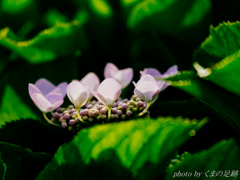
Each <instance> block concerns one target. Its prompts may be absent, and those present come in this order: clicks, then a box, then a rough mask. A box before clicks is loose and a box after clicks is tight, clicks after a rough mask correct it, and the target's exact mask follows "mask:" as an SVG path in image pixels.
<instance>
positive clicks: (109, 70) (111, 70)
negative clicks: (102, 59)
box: [104, 63, 119, 78]
mask: <svg viewBox="0 0 240 180" xmlns="http://www.w3.org/2000/svg"><path fill="white" fill-rule="evenodd" d="M118 71H119V69H118V68H117V66H115V65H114V64H113V63H107V64H106V66H105V68H104V77H105V78H113V77H114V76H115V74H116V73H117V72H118Z"/></svg>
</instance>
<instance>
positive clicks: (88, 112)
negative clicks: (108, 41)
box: [29, 63, 177, 132]
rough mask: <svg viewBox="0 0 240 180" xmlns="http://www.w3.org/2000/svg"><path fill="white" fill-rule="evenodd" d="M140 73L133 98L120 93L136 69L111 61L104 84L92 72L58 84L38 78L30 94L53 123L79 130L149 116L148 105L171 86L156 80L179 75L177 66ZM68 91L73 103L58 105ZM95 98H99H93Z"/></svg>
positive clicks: (31, 87)
mask: <svg viewBox="0 0 240 180" xmlns="http://www.w3.org/2000/svg"><path fill="white" fill-rule="evenodd" d="M140 73H141V78H140V80H139V81H138V82H137V83H135V82H133V84H134V86H135V89H134V95H133V96H132V98H131V99H130V100H128V99H123V100H122V99H121V98H120V95H121V92H122V89H123V88H125V87H126V86H128V84H129V83H130V82H131V81H132V78H133V69H132V68H126V69H122V70H119V69H118V68H117V67H116V66H115V65H114V64H112V63H108V64H107V65H106V67H105V70H104V76H105V80H103V81H102V82H101V83H100V80H99V78H98V77H97V75H96V74H94V73H93V72H90V73H88V74H87V75H86V76H85V77H84V78H82V79H81V80H80V81H78V80H73V81H72V82H71V83H69V84H67V83H61V84H59V85H58V86H55V85H53V84H52V83H51V82H49V81H48V80H46V79H39V80H38V81H37V82H36V83H35V84H29V95H30V97H31V99H32V100H33V102H34V104H35V105H36V106H37V107H38V108H39V109H40V110H41V111H42V112H43V116H44V118H45V119H46V120H47V121H48V122H49V123H50V124H53V125H55V126H60V127H62V128H67V129H69V130H70V131H73V132H76V131H78V130H79V129H80V128H81V127H85V126H89V125H92V124H96V123H104V122H110V120H111V122H113V121H115V120H116V121H119V120H128V119H132V118H135V117H136V116H148V115H149V111H148V108H149V107H150V105H151V104H152V103H153V102H154V101H155V100H156V98H157V97H158V94H159V92H161V91H162V90H163V89H165V88H166V87H167V86H168V85H167V84H166V83H165V81H162V80H157V79H158V78H159V77H162V76H166V75H173V74H176V73H177V66H173V67H171V68H169V69H168V71H167V72H166V73H164V74H161V73H160V72H159V71H158V70H156V69H153V68H148V69H144V71H142V72H140ZM66 94H67V96H68V98H69V100H70V101H71V102H72V104H73V105H70V106H69V107H67V108H59V107H60V106H61V105H62V104H63V99H64V97H65V95H66ZM93 97H95V98H96V99H97V100H98V101H96V100H92V101H91V99H92V98H93ZM54 110H56V112H53V111H54ZM48 112H51V113H52V114H53V116H52V119H51V120H49V119H48V117H47V115H46V114H47V113H48Z"/></svg>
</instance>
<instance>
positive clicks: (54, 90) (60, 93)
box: [45, 87, 62, 97]
mask: <svg viewBox="0 0 240 180" xmlns="http://www.w3.org/2000/svg"><path fill="white" fill-rule="evenodd" d="M50 94H59V95H61V96H62V90H61V89H60V88H58V87H56V88H54V89H53V90H52V91H51V92H49V93H48V94H47V95H45V97H47V96H48V95H50Z"/></svg>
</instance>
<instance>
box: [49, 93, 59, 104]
mask: <svg viewBox="0 0 240 180" xmlns="http://www.w3.org/2000/svg"><path fill="white" fill-rule="evenodd" d="M45 98H46V99H47V100H48V101H49V102H50V103H51V104H52V105H53V104H55V103H57V102H62V103H63V97H62V95H61V94H58V93H55V94H49V95H47V96H46V97H45Z"/></svg>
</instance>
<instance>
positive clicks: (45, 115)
mask: <svg viewBox="0 0 240 180" xmlns="http://www.w3.org/2000/svg"><path fill="white" fill-rule="evenodd" d="M43 117H44V118H45V119H46V121H47V122H48V123H49V124H52V125H54V126H58V127H60V125H58V124H56V123H54V122H52V121H50V120H49V119H48V117H47V113H45V112H43Z"/></svg>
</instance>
